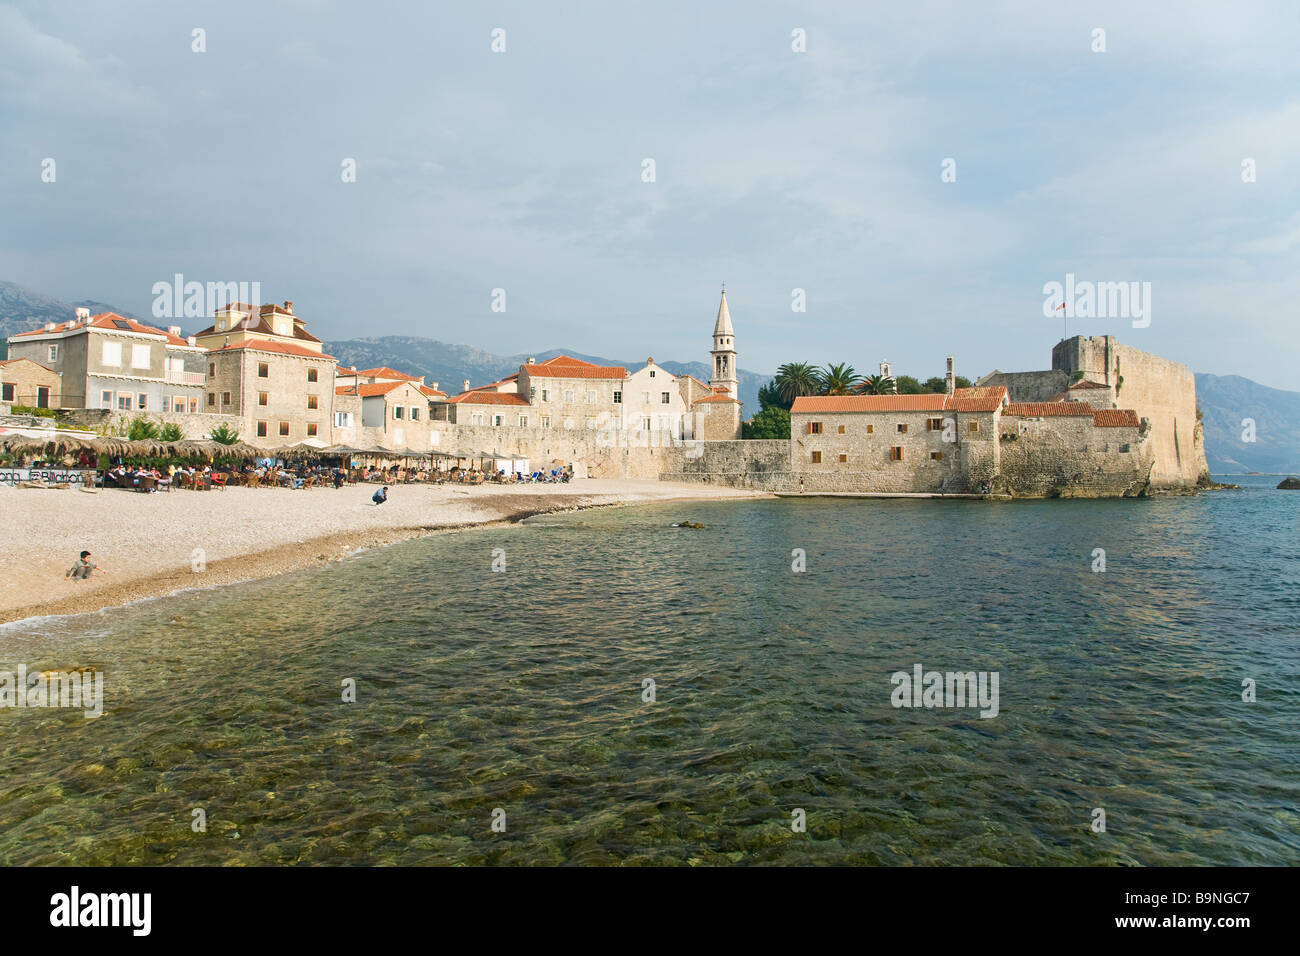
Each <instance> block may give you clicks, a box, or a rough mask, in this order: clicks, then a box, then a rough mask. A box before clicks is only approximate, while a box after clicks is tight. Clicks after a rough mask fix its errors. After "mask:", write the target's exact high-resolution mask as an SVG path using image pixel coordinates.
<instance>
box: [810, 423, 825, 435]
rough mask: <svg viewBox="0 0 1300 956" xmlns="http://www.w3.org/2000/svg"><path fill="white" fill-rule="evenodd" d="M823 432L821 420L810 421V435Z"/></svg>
mask: <svg viewBox="0 0 1300 956" xmlns="http://www.w3.org/2000/svg"><path fill="white" fill-rule="evenodd" d="M821 433H822V423H821V422H809V423H808V434H809V435H820V434H821Z"/></svg>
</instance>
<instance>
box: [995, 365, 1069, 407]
mask: <svg viewBox="0 0 1300 956" xmlns="http://www.w3.org/2000/svg"><path fill="white" fill-rule="evenodd" d="M975 384H976V385H1005V386H1006V387H1007V394H1008V395H1009V396H1010V397H1011V401H1013V402H1050V401H1051V400H1052V399H1053V398H1055V397H1056V396H1057V395H1059V394H1061V392H1063V391H1065V389H1066V387H1067V386H1068V385H1069V384H1070V375H1069V373H1067V372H1063V371H1060V370H1057V369H1049V370H1046V371H1042V372H999V371H996V370H994V371H992V372H990V373H989V374H988V375H985V376H984V377H983V378H981V379H980V380H979V381H977V382H976V383H975Z"/></svg>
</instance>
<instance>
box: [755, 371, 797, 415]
mask: <svg viewBox="0 0 1300 956" xmlns="http://www.w3.org/2000/svg"><path fill="white" fill-rule="evenodd" d="M791 404H792V403H790V402H787V401H786V400H785V399H784V398H782V397H781V390H780V389H778V388H777V387H776V380H775V379H773V380H772V381H770V382H768V383H767V384H766V385H763V386H762V387H760V388H759V390H758V406H759V408H762V409H763V410H765V411H766V410H767V409H769V408H784V409H785V410H786V411H787V412H788V411H789V410H790V405H791Z"/></svg>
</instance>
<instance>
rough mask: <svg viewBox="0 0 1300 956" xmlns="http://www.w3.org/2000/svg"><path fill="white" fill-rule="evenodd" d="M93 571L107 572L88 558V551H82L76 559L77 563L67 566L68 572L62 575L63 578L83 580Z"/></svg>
mask: <svg viewBox="0 0 1300 956" xmlns="http://www.w3.org/2000/svg"><path fill="white" fill-rule="evenodd" d="M95 571H98V572H99V573H100V574H107V573H108V572H107V571H105V570H104V569H103V568H101V567H99V566H98V565H96V564H95V562H94V561H92V560H90V552H89V551H83V552H81V557H80V558H78V559H77V563H76V564H74V565H73V566H72V567H70V568H68V573H67V574H65V575H64V578H74V579H77V580H82V581H84V580H85V579H86V578H88V577H90V576H91V574H93V573H94V572H95Z"/></svg>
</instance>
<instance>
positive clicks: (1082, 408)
mask: <svg viewBox="0 0 1300 956" xmlns="http://www.w3.org/2000/svg"><path fill="white" fill-rule="evenodd" d="M1092 413H1093V408H1092V406H1091V405H1089V404H1088V403H1087V402H1012V403H1011V404H1010V405H1008V406H1007V407H1006V408H1004V409H1003V410H1002V414H1003V415H1016V416H1019V417H1021V418H1046V417H1048V416H1051V415H1080V416H1082V415H1089V416H1091V415H1092Z"/></svg>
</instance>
